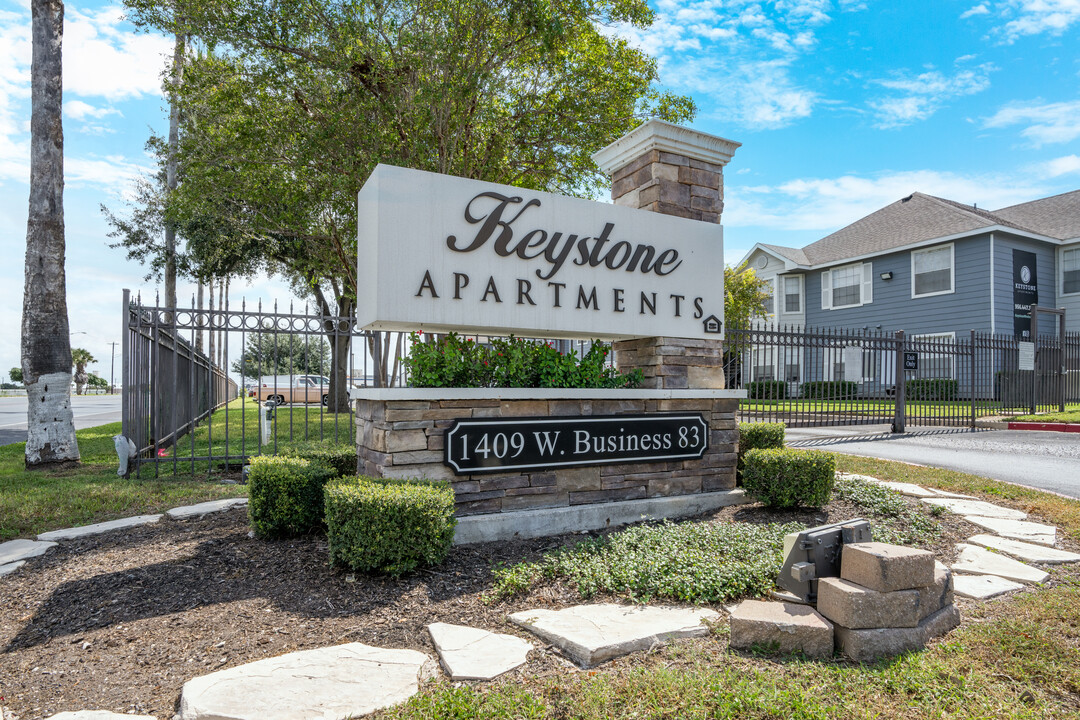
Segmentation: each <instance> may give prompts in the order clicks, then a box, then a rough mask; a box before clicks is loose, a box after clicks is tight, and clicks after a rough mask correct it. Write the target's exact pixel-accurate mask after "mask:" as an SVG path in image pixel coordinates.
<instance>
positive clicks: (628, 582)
mask: <svg viewBox="0 0 1080 720" xmlns="http://www.w3.org/2000/svg"><path fill="white" fill-rule="evenodd" d="M801 529H802V526H801V525H798V524H796V523H787V524H780V523H768V524H764V525H753V524H749V523H738V524H735V523H670V522H663V523H658V524H650V525H638V526H635V527H631V528H627V529H626V530H622V531H619V532H615V533H611V534H610V535H606V536H603V537H600V538H593V539H590V540H585V541H583V542H580V543H578V544H577V545H575V546H573V547H571V548H569V549H560V550H557V551H553V552H550V553H547V554H545V555H544V557H543V559H541V560H540V561H538V562H534V563H519V564H517V565H512V566H508V567H502V568H496V570H495V572H494V587H493V589H492V597H493V598H496V599H500V598H506V597H512V596H513V595H516V594H519V593H521V592H524V591H525V590H527V589H528V588H529V587H531V586H532V585H533V584H535V583H537V582H539V581H542V580H555V579H558V580H561V581H563V582H565V583H567V584H568V585H570V586H571V587H573V588H574V589H575V590H576V591H577V592H578V594H579V595H581V597H582V598H590V597H592V596H594V595H597V594H601V593H611V594H616V595H621V596H623V597H626V598H629V599H631V600H634V601H636V602H648V601H650V600H653V599H668V600H681V601H683V602H690V603H704V602H726V601H728V600H731V599H734V598H738V597H745V596H751V595H761V594H763V593H765V592H767V591H768V590H769V589H770V588H771V587H772V586H773V579H774V578H775V577H776V573H777V571H778V570H779V569H780V563H781V560H782V558H781V557H780V555H781V549H782V545H783V538H784V535H786V534H787V533H789V532H795V531H796V530H801Z"/></svg>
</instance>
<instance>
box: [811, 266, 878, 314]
mask: <svg viewBox="0 0 1080 720" xmlns="http://www.w3.org/2000/svg"><path fill="white" fill-rule="evenodd" d="M872 302H874V267H873V264H872V263H855V264H853V265H843V266H841V267H838V268H833V269H832V270H825V271H823V272H822V273H821V309H822V310H839V309H841V308H849V307H858V306H859V305H867V304H869V303H872Z"/></svg>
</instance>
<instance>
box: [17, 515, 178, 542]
mask: <svg viewBox="0 0 1080 720" xmlns="http://www.w3.org/2000/svg"><path fill="white" fill-rule="evenodd" d="M160 519H161V515H136V516H135V517H127V518H120V519H119V520H109V521H107V522H100V523H94V524H93V525H82V526H80V527H74V528H66V529H64V530H53V531H51V532H46V533H41V534H40V535H38V536H37V539H38V540H44V541H50V542H51V541H56V540H77V539H78V538H83V537H89V536H91V535H99V534H101V533H104V532H109V531H110V530H123V529H124V528H130V527H138V526H139V525H149V524H151V523H156V522H157V521H158V520H160Z"/></svg>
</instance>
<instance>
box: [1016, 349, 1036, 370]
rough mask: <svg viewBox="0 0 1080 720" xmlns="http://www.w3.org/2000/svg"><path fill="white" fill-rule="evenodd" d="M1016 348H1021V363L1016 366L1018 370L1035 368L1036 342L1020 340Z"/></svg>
mask: <svg viewBox="0 0 1080 720" xmlns="http://www.w3.org/2000/svg"><path fill="white" fill-rule="evenodd" d="M1016 348H1017V350H1019V351H1020V352H1019V360H1020V364H1019V366H1018V367H1017V368H1016V369H1017V370H1034V369H1035V343H1033V342H1018V343H1016Z"/></svg>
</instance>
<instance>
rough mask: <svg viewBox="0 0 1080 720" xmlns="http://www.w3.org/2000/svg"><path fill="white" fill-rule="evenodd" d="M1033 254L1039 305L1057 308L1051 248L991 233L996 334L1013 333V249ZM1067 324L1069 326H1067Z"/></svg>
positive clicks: (1003, 234) (1055, 256)
mask: <svg viewBox="0 0 1080 720" xmlns="http://www.w3.org/2000/svg"><path fill="white" fill-rule="evenodd" d="M1014 249H1015V250H1026V251H1028V252H1033V253H1035V258H1036V263H1037V273H1038V281H1039V304H1040V305H1045V306H1047V307H1057V252H1056V248H1055V246H1053V245H1049V244H1047V243H1044V242H1039V241H1037V240H1028V239H1026V238H1021V237H1016V236H1015V235H1006V234H1005V233H1000V232H999V233H994V282H995V285H996V294H995V297H994V305H995V306H996V307H997V312H996V313H995V315H994V317H995V320H996V321H997V332H998V334H999V335H1012V334H1013V254H1012V251H1013V250H1014ZM1066 320H1068V316H1067V315H1066ZM1070 325H1071V323H1070Z"/></svg>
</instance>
